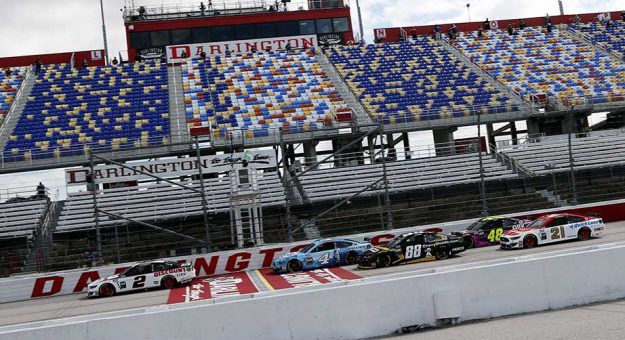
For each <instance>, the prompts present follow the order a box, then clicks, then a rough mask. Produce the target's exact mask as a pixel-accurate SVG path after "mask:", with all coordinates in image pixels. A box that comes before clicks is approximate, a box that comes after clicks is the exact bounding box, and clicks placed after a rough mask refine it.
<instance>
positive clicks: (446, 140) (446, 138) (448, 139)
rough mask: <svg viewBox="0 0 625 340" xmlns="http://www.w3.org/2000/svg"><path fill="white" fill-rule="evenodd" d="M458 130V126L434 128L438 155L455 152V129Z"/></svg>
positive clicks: (447, 154) (433, 133) (433, 132)
mask: <svg viewBox="0 0 625 340" xmlns="http://www.w3.org/2000/svg"><path fill="white" fill-rule="evenodd" d="M456 130H458V128H456V127H450V128H442V129H434V130H432V135H433V136H434V146H435V147H436V155H437V156H449V155H453V154H454V153H455V152H454V150H455V148H453V147H452V146H453V145H454V131H456Z"/></svg>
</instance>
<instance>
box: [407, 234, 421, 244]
mask: <svg viewBox="0 0 625 340" xmlns="http://www.w3.org/2000/svg"><path fill="white" fill-rule="evenodd" d="M410 243H411V244H423V235H414V236H413V237H412V242H410Z"/></svg>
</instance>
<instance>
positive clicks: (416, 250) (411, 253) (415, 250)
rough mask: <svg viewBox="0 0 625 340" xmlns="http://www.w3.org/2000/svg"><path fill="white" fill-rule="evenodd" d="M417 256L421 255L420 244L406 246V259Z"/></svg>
mask: <svg viewBox="0 0 625 340" xmlns="http://www.w3.org/2000/svg"><path fill="white" fill-rule="evenodd" d="M417 257H421V245H420V244H417V245H414V246H407V247H406V256H405V258H406V259H413V258H417Z"/></svg>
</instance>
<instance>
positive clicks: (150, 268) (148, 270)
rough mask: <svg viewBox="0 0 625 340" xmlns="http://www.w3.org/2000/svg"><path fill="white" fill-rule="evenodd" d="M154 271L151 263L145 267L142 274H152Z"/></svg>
mask: <svg viewBox="0 0 625 340" xmlns="http://www.w3.org/2000/svg"><path fill="white" fill-rule="evenodd" d="M150 273H152V265H151V264H149V265H147V266H144V267H143V270H142V271H141V274H150Z"/></svg>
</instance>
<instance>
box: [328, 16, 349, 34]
mask: <svg viewBox="0 0 625 340" xmlns="http://www.w3.org/2000/svg"><path fill="white" fill-rule="evenodd" d="M332 25H333V26H334V32H347V31H349V22H348V21H347V18H334V19H332Z"/></svg>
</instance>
